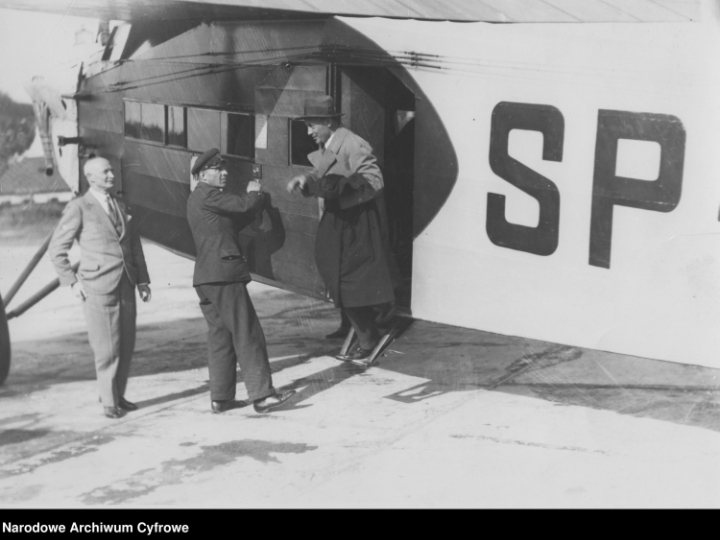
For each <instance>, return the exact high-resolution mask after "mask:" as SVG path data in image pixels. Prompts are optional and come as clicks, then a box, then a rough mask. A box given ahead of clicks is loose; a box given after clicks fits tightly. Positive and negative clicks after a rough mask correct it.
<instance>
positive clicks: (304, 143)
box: [290, 120, 318, 167]
mask: <svg viewBox="0 0 720 540" xmlns="http://www.w3.org/2000/svg"><path fill="white" fill-rule="evenodd" d="M317 149H318V147H317V144H316V143H315V141H314V140H313V138H312V137H311V136H310V135H308V128H307V126H306V125H305V122H303V121H302V120H291V121H290V164H291V165H305V166H307V167H312V164H311V163H310V160H309V159H308V157H307V156H308V154H310V153H311V152H314V151H315V150H317Z"/></svg>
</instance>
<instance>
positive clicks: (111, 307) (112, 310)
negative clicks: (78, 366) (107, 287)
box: [83, 273, 136, 407]
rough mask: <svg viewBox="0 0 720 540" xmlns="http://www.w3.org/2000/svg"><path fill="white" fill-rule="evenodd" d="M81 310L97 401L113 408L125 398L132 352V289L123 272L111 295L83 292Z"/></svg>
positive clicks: (133, 336) (133, 296)
mask: <svg viewBox="0 0 720 540" xmlns="http://www.w3.org/2000/svg"><path fill="white" fill-rule="evenodd" d="M83 311H84V312H85V322H86V323H87V329H88V339H89V341H90V347H92V350H93V353H94V354H95V372H96V373H97V380H98V386H99V389H100V401H102V404H103V406H105V407H114V406H116V405H117V404H118V401H119V400H120V398H122V397H124V396H125V388H126V386H127V380H128V377H129V375H130V360H132V355H133V351H134V350H135V314H136V305H135V288H134V287H133V285H132V284H131V283H130V280H129V279H128V277H127V275H125V273H123V276H122V278H121V279H120V283H118V286H117V287H116V288H115V290H114V291H112V292H111V293H109V294H96V293H92V292H90V291H87V298H85V301H84V302H83Z"/></svg>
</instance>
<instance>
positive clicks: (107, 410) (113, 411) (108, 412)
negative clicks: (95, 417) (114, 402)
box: [103, 407, 122, 418]
mask: <svg viewBox="0 0 720 540" xmlns="http://www.w3.org/2000/svg"><path fill="white" fill-rule="evenodd" d="M103 414H104V415H105V416H107V417H108V418H120V417H121V416H122V414H121V413H120V411H118V410H117V407H103Z"/></svg>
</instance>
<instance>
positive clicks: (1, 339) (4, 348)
mask: <svg viewBox="0 0 720 540" xmlns="http://www.w3.org/2000/svg"><path fill="white" fill-rule="evenodd" d="M8 373H10V331H9V330H8V323H7V316H6V315H5V304H3V300H2V296H0V384H3V383H4V382H5V379H7V376H8Z"/></svg>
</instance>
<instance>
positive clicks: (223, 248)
mask: <svg viewBox="0 0 720 540" xmlns="http://www.w3.org/2000/svg"><path fill="white" fill-rule="evenodd" d="M191 172H192V174H193V176H194V177H196V178H197V179H198V180H199V182H198V184H197V187H196V188H195V190H194V191H193V192H192V193H191V194H190V197H189V199H188V203H187V219H188V224H189V225H190V230H191V231H192V235H193V239H194V240H195V247H196V249H197V256H196V258H195V271H194V273H193V287H195V291H196V292H197V295H198V297H199V298H200V309H201V310H202V312H203V315H204V316H205V320H206V321H207V324H208V371H209V373H210V399H211V409H212V411H213V412H214V413H222V412H225V411H227V410H229V409H233V408H235V407H237V406H238V402H236V401H235V385H236V367H235V366H236V364H238V363H239V364H240V368H241V369H242V374H243V380H244V382H245V387H246V388H247V393H248V397H249V398H250V400H251V401H252V402H253V404H254V408H255V411H257V412H266V411H268V410H270V409H271V408H273V407H277V406H278V405H281V404H282V403H284V402H285V401H287V400H288V399H289V398H290V396H292V395H293V394H294V391H287V392H283V393H279V392H276V391H275V389H274V388H273V385H272V375H271V374H270V364H269V361H268V353H267V347H266V345H265V334H264V333H263V330H262V327H261V326H260V321H259V320H258V318H257V314H256V313H255V308H254V306H253V304H252V300H251V299H250V296H249V295H248V292H247V288H246V285H247V283H248V282H249V281H250V272H249V270H248V265H247V262H246V261H245V257H244V256H243V253H242V250H241V249H240V243H239V241H238V231H237V228H236V225H237V221H236V219H237V218H238V217H241V216H242V215H243V214H246V213H247V212H252V211H254V210H256V209H258V208H259V207H260V206H261V204H262V199H263V193H262V192H261V188H260V184H259V183H258V182H256V181H251V182H249V183H248V186H247V195H245V196H240V195H235V194H233V193H228V192H225V191H224V189H223V188H224V187H225V185H226V183H227V176H228V173H227V170H226V168H225V160H224V159H223V158H222V156H221V155H220V151H219V150H218V149H217V148H212V149H210V150H208V151H207V152H205V153H203V154H202V155H201V156H200V157H198V159H197V160H196V161H195V164H194V165H193V168H192V171H191Z"/></svg>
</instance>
